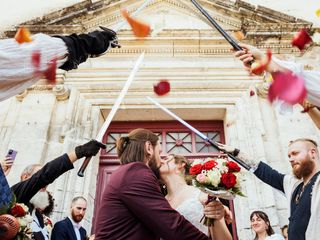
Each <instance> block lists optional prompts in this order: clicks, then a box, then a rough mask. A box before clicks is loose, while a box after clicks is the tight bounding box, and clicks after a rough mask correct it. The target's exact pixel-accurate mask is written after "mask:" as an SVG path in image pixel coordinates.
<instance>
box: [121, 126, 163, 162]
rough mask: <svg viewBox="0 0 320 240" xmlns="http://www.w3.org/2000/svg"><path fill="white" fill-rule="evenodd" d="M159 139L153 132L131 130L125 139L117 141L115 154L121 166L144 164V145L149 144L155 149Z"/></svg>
mask: <svg viewBox="0 0 320 240" xmlns="http://www.w3.org/2000/svg"><path fill="white" fill-rule="evenodd" d="M158 140H159V138H158V137H157V135H155V134H154V133H153V132H151V131H150V130H147V129H143V128H137V129H135V130H132V131H131V132H130V133H129V134H128V136H127V137H120V138H119V139H117V144H116V145H117V154H118V157H119V159H120V163H121V164H127V163H130V162H144V160H145V159H146V157H148V156H147V152H146V149H145V143H146V142H148V141H149V142H150V143H151V144H152V146H153V148H155V147H156V146H157V143H158Z"/></svg>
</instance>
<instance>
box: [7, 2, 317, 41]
mask: <svg viewBox="0 0 320 240" xmlns="http://www.w3.org/2000/svg"><path fill="white" fill-rule="evenodd" d="M198 2H199V3H200V4H201V5H202V6H203V7H204V8H205V9H206V10H207V11H208V13H209V14H210V15H211V16H212V17H213V18H214V19H215V20H216V21H217V22H218V23H219V24H220V25H221V26H222V27H223V28H224V29H225V30H227V31H231V32H232V31H239V30H241V31H243V32H244V33H246V34H247V36H248V37H249V38H250V37H252V35H255V37H256V36H257V35H259V36H260V37H270V36H275V37H278V38H279V37H284V36H286V35H288V34H289V35H292V33H294V32H296V30H297V29H299V28H301V27H311V26H312V24H311V23H310V22H307V21H304V20H301V19H296V18H294V17H292V16H289V15H286V14H283V13H280V12H277V11H274V10H271V9H268V8H264V7H261V6H254V5H252V4H249V3H246V2H243V1H236V2H234V1H228V0H211V1H209V0H198ZM143 3H144V0H115V1H111V0H101V1H94V2H93V3H92V1H89V0H87V1H83V2H81V3H78V4H75V5H73V6H70V7H67V8H64V9H61V10H59V11H56V12H53V13H50V14H47V15H45V16H43V17H41V18H36V19H34V20H31V21H27V22H24V23H22V24H21V25H24V26H27V27H28V28H29V29H30V30H31V32H33V33H36V32H44V33H47V34H68V33H73V32H77V33H79V32H87V31H91V30H94V29H96V28H97V27H98V26H99V25H103V26H106V27H110V28H116V27H117V25H118V24H119V23H120V22H122V21H123V18H122V16H121V14H120V11H119V9H120V8H121V7H126V8H127V9H128V10H129V12H134V11H135V10H136V9H138V8H139V7H140V6H141V5H142V4H143ZM139 18H141V19H143V20H145V21H146V22H149V23H150V24H151V26H153V27H158V28H161V29H166V30H169V29H170V30H172V29H189V30H190V29H198V30H211V31H212V27H211V26H210V23H208V22H207V20H205V19H204V18H203V16H202V15H201V14H200V13H199V12H198V10H197V9H196V8H195V7H194V6H193V5H192V3H191V2H190V1H188V0H153V1H150V3H149V4H148V5H147V6H146V7H145V8H144V9H143V10H142V11H141V12H140V13H139ZM123 29H124V30H126V29H129V27H128V26H126V27H124V28H123ZM15 31H16V29H12V30H9V31H6V32H5V35H6V36H7V37H12V36H13V35H14V33H15ZM213 32H214V35H216V36H219V34H218V33H217V32H216V31H213ZM120 34H121V33H120Z"/></svg>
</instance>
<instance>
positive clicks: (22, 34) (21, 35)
mask: <svg viewBox="0 0 320 240" xmlns="http://www.w3.org/2000/svg"><path fill="white" fill-rule="evenodd" d="M30 35H31V34H30V32H29V30H28V29H27V28H25V27H21V28H19V29H18V31H17V33H16V35H15V36H14V39H15V40H16V41H17V42H18V43H19V44H22V43H25V42H32V39H31V37H30Z"/></svg>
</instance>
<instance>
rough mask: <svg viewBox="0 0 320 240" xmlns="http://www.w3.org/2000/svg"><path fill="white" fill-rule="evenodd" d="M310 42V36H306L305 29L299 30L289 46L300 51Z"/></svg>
mask: <svg viewBox="0 0 320 240" xmlns="http://www.w3.org/2000/svg"><path fill="white" fill-rule="evenodd" d="M311 41H312V39H311V37H310V35H309V34H308V32H307V30H306V29H304V28H303V29H300V31H299V32H297V33H296V34H295V35H294V37H293V39H292V41H291V44H292V46H295V47H297V48H299V50H300V51H302V50H303V49H304V48H305V46H306V45H307V44H308V43H310V42H311Z"/></svg>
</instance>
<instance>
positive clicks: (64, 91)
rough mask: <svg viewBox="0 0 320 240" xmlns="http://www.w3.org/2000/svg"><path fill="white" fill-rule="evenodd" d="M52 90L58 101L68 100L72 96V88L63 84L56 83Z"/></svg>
mask: <svg viewBox="0 0 320 240" xmlns="http://www.w3.org/2000/svg"><path fill="white" fill-rule="evenodd" d="M52 90H53V93H54V95H56V98H57V100H58V101H63V100H66V99H68V98H69V96H70V89H68V88H66V87H65V86H64V85H62V84H58V85H55V86H54V88H53V89H52Z"/></svg>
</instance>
